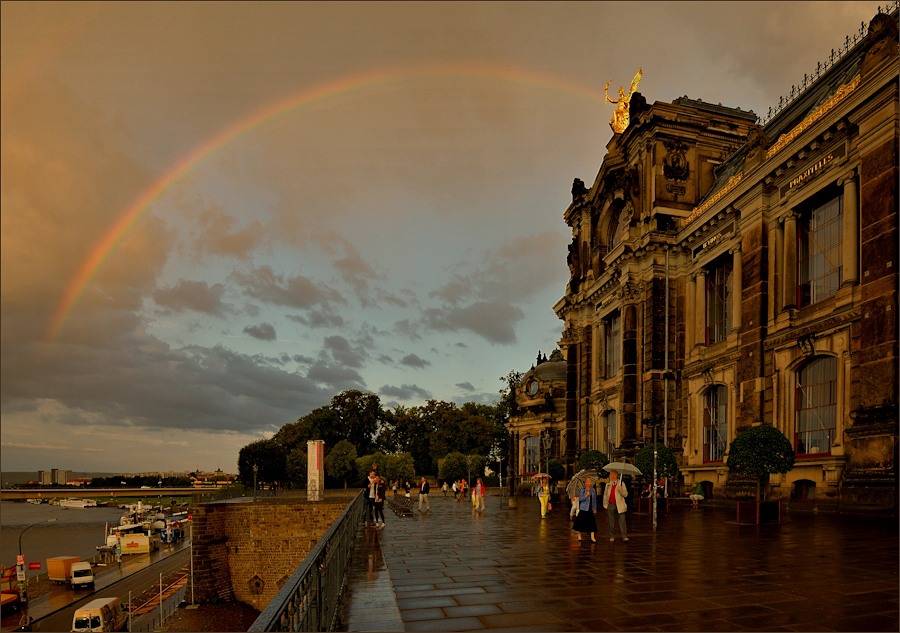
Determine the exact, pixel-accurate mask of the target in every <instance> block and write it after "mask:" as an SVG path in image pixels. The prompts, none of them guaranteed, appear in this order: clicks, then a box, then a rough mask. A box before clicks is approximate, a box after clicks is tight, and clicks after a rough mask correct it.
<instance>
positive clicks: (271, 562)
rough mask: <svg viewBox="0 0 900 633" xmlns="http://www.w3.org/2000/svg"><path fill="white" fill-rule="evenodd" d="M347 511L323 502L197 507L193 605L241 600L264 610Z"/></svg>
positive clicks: (231, 504)
mask: <svg viewBox="0 0 900 633" xmlns="http://www.w3.org/2000/svg"><path fill="white" fill-rule="evenodd" d="M346 507H347V504H346V502H324V501H323V502H318V503H266V502H256V503H224V504H209V505H201V506H199V507H197V509H196V510H195V511H194V519H193V522H194V525H193V539H194V549H193V558H194V582H195V587H194V597H195V600H197V601H198V602H218V601H230V600H238V601H240V602H243V603H245V604H248V605H250V606H252V607H254V608H256V609H259V610H262V609H264V608H265V606H266V605H267V604H268V603H269V602H270V601H271V600H272V598H273V597H275V594H276V593H278V591H279V589H281V587H282V586H283V585H284V583H285V582H287V580H288V579H289V578H290V577H291V575H292V574H293V573H294V571H295V570H296V569H297V567H298V566H299V565H300V563H301V562H303V559H304V558H305V557H306V555H307V554H308V553H309V552H310V551H311V550H312V548H313V546H314V545H315V544H316V543H317V542H318V541H319V539H321V538H322V536H323V535H324V534H325V532H326V531H328V528H329V527H331V525H332V524H333V523H334V521H335V520H336V519H337V518H338V517H339V516H340V514H341V512H343V511H344V509H345V508H346ZM188 595H190V587H188Z"/></svg>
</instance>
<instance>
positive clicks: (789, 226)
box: [781, 213, 797, 310]
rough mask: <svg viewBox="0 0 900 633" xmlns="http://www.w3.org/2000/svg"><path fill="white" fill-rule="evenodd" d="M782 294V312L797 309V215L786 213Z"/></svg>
mask: <svg viewBox="0 0 900 633" xmlns="http://www.w3.org/2000/svg"><path fill="white" fill-rule="evenodd" d="M783 252H784V257H783V259H782V265H783V266H784V274H783V275H782V279H783V280H784V289H783V290H784V292H783V293H782V304H781V305H782V310H791V309H794V308H796V307H797V214H796V213H788V214H787V215H786V216H785V217H784V251H783Z"/></svg>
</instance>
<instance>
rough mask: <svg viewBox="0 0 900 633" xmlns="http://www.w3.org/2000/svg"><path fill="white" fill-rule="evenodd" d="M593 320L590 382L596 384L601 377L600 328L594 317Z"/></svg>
mask: <svg viewBox="0 0 900 633" xmlns="http://www.w3.org/2000/svg"><path fill="white" fill-rule="evenodd" d="M594 319H595V320H594V323H593V325H592V326H591V328H592V329H593V334H592V338H593V339H594V340H593V341H592V343H593V345H592V346H591V382H593V383H596V382H599V380H600V375H601V374H600V363H599V358H600V344H601V339H600V332H601V328H602V326H601V325H600V324H599V323H598V322H597V320H596V316H595V317H594ZM591 391H593V389H591Z"/></svg>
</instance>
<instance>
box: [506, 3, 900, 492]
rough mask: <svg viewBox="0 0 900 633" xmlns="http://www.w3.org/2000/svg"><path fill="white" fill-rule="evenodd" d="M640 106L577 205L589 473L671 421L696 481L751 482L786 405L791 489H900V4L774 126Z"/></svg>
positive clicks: (580, 411) (575, 311)
mask: <svg viewBox="0 0 900 633" xmlns="http://www.w3.org/2000/svg"><path fill="white" fill-rule="evenodd" d="M848 48H849V47H848ZM632 108H633V109H632V113H631V122H630V124H629V126H628V128H627V129H626V130H625V131H624V132H623V133H622V134H615V135H613V138H612V139H611V140H610V141H609V143H608V144H607V154H606V157H605V158H604V160H603V163H602V165H601V167H600V170H599V173H598V175H597V177H596V178H595V179H594V182H593V184H592V185H591V186H590V187H587V186H585V185H584V183H582V182H581V181H580V180H576V182H575V186H574V187H573V190H572V197H573V199H572V203H571V204H570V205H569V207H568V208H567V209H566V211H565V213H564V218H565V221H566V223H567V224H568V225H569V227H571V229H572V236H573V239H572V244H571V245H570V247H569V255H568V263H569V268H570V271H571V278H570V281H569V283H568V285H567V287H566V293H565V296H564V297H563V298H562V299H561V300H560V301H559V302H557V304H556V305H555V306H554V310H555V311H556V313H557V315H558V316H559V317H560V319H562V320H563V321H564V322H565V330H564V333H563V336H562V339H561V340H560V342H559V344H560V347H561V349H562V354H563V357H564V358H565V359H566V362H567V372H566V376H567V378H566V405H565V407H564V408H562V407H559V410H560V411H563V413H561V414H560V415H559V416H557V417H556V418H554V423H553V424H555V425H556V426H564V427H565V442H564V444H565V446H566V452H565V455H564V457H565V461H566V462H567V465H568V467H569V469H570V472H571V469H572V468H573V467H574V463H575V462H576V461H577V457H578V456H579V455H580V454H581V453H582V452H583V451H585V450H589V449H592V448H596V449H598V450H603V451H604V452H608V453H609V454H610V457H611V458H613V459H622V458H628V457H630V456H632V455H633V454H634V453H635V451H636V450H637V449H639V448H640V447H641V446H642V445H643V444H644V443H645V442H647V441H649V437H650V425H649V424H648V422H652V421H662V422H663V424H662V425H661V426H660V427H659V428H660V431H662V432H664V434H665V436H666V442H667V444H668V445H669V447H670V448H672V450H673V452H675V454H676V456H677V457H678V459H679V463H680V465H681V472H682V475H683V477H684V482H683V483H684V484H685V485H687V486H691V485H693V483H694V482H695V481H705V482H708V484H706V485H711V486H712V489H713V490H715V491H717V492H714V493H713V494H714V496H715V495H720V496H721V495H723V494H724V495H725V496H734V495H735V494H736V493H737V491H738V489H739V487H740V485H741V484H740V481H739V480H738V478H736V477H730V476H729V473H728V469H727V468H726V467H725V462H726V460H727V450H728V447H729V445H730V442H731V441H732V440H733V439H734V437H735V436H736V435H737V434H739V433H740V432H741V431H742V430H743V429H745V428H749V427H750V426H754V425H759V424H770V425H774V426H776V427H777V428H779V429H780V430H781V431H782V432H784V434H785V435H786V436H787V437H788V438H789V439H790V440H791V441H792V442H793V443H794V446H795V450H796V451H797V454H798V455H797V460H796V465H795V467H794V469H793V470H792V471H791V472H789V473H787V474H785V475H778V476H773V477H772V478H771V480H770V487H771V488H770V495H771V498H783V499H793V500H808V501H813V500H814V501H815V503H817V504H829V503H830V504H834V505H835V506H837V505H840V506H845V505H846V506H873V507H880V508H884V507H891V508H896V500H897V455H898V441H897V438H898V422H897V415H898V411H897V402H898V379H900V372H898V325H897V319H896V311H897V305H898V296H897V293H898V271H897V266H898V259H897V256H898V248H897V240H898V232H897V229H898V210H897V182H898V171H897V165H898V162H897V161H898V154H897V144H898V110H900V108H898V54H897V15H896V10H895V11H894V13H893V14H892V15H886V14H879V15H877V16H876V17H875V18H874V19H873V20H872V22H871V23H870V25H869V27H868V30H867V33H866V34H865V36H864V37H861V38H860V41H859V42H858V44H856V45H855V46H853V47H852V48H849V50H848V51H847V52H846V54H844V55H843V56H842V57H840V58H839V59H838V60H837V61H833V62H832V64H831V66H830V67H828V68H827V70H826V71H825V72H823V73H821V74H820V75H819V76H817V77H816V79H815V80H814V81H812V82H811V83H810V84H809V86H808V87H806V88H805V90H804V91H802V92H800V93H799V95H797V96H796V98H794V99H793V100H792V101H791V102H790V103H789V104H788V105H787V106H786V107H784V108H783V109H782V110H781V111H780V112H778V113H777V114H776V115H775V116H774V117H772V118H771V119H770V120H769V121H768V122H767V123H766V124H765V125H759V124H758V123H757V119H756V116H755V115H754V114H753V113H749V112H746V111H742V110H741V109H740V108H729V107H724V106H721V105H714V104H710V103H705V102H703V101H698V100H692V99H689V98H687V97H681V98H679V99H675V100H674V101H673V102H672V103H662V102H656V103H653V104H652V105H647V104H646V101H645V100H644V98H643V97H642V96H641V95H640V94H637V93H636V94H635V95H633V97H632ZM562 416H564V421H562V420H559V419H558V418H559V417H562ZM520 425H521V421H520V420H514V422H513V424H512V425H511V430H512V431H513V432H514V433H515V432H516V431H517V430H518V427H519V426H520ZM610 439H611V440H612V441H608V440H610ZM520 449H521V447H520Z"/></svg>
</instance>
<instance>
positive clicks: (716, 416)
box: [703, 385, 728, 462]
mask: <svg viewBox="0 0 900 633" xmlns="http://www.w3.org/2000/svg"><path fill="white" fill-rule="evenodd" d="M727 446H728V388H727V387H725V386H723V385H715V386H713V387H710V389H709V391H707V392H706V395H705V396H704V397H703V461H705V462H720V461H722V460H723V459H724V458H725V448H726V447H727Z"/></svg>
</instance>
